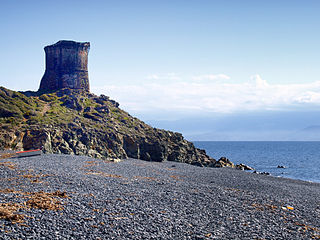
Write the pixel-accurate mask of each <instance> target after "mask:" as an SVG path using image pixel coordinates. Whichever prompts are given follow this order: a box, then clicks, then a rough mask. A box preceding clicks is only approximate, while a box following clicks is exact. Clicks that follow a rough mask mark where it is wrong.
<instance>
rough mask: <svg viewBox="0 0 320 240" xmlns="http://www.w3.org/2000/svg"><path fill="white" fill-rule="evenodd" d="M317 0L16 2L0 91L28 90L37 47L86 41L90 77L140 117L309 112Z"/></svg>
mask: <svg viewBox="0 0 320 240" xmlns="http://www.w3.org/2000/svg"><path fill="white" fill-rule="evenodd" d="M319 10H320V2H319V1H310V0H306V1H294V0H293V1H292V0H291V1H286V0H283V1H272V0H270V1H245V0H242V1H232V0H230V1H215V0H211V1H204V0H197V1H192V0H189V1H178V0H176V1H174V0H171V1H165V0H162V1H138V0H137V1H95V0H93V1H81V0H79V1H61V0H57V1H32V0H30V1H22V0H21V1H15V0H2V1H1V5H0V31H1V38H0V42H1V60H0V66H1V68H0V75H1V78H0V85H1V86H5V87H7V88H10V89H14V90H37V89H38V86H39V83H40V80H41V77H42V75H43V73H44V51H43V48H44V46H46V45H50V44H53V43H55V42H57V41H58V40H62V39H69V40H75V41H90V42H91V49H90V53H89V78H90V84H91V89H92V91H93V92H94V93H97V94H100V93H104V94H106V95H109V96H111V97H112V98H114V99H116V100H117V101H119V102H120V104H121V106H122V107H123V108H124V109H125V110H127V111H129V112H130V113H133V115H137V116H138V117H141V118H143V119H146V120H148V119H150V120H155V118H156V119H158V120H159V119H160V120H161V119H163V120H170V119H173V120H177V119H180V118H182V117H194V116H202V115H203V116H208V115H210V116H216V115H219V114H220V115H221V114H224V115H228V116H231V115H230V114H237V113H239V112H241V114H243V113H244V112H248V113H250V114H251V113H252V112H261V111H269V112H274V111H276V112H279V111H281V112H287V111H295V112H300V111H306V110H307V111H318V109H319V106H320V67H319V65H320V61H319V56H320V44H319V43H320V29H319V28H320V15H319Z"/></svg>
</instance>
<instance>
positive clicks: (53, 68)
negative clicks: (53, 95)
mask: <svg viewBox="0 0 320 240" xmlns="http://www.w3.org/2000/svg"><path fill="white" fill-rule="evenodd" d="M89 49H90V43H89V42H84V43H79V42H74V41H65V40H63V41H59V42H57V43H55V44H53V45H50V46H46V47H45V48H44V51H45V53H46V71H45V73H44V75H43V77H42V79H41V83H40V87H39V91H55V90H58V89H61V88H70V89H78V90H84V91H86V92H89V77H88V53H89Z"/></svg>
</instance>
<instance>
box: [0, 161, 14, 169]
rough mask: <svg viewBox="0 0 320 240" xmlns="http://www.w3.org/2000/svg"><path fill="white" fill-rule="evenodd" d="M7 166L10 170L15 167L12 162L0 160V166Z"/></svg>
mask: <svg viewBox="0 0 320 240" xmlns="http://www.w3.org/2000/svg"><path fill="white" fill-rule="evenodd" d="M2 166H3V167H7V168H9V169H11V170H13V169H15V168H16V165H15V164H14V163H13V162H10V161H7V162H0V167H2Z"/></svg>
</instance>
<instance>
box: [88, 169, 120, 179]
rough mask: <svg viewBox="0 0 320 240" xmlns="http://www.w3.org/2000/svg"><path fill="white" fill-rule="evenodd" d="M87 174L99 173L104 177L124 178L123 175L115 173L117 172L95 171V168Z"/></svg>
mask: <svg viewBox="0 0 320 240" xmlns="http://www.w3.org/2000/svg"><path fill="white" fill-rule="evenodd" d="M85 174H86V175H99V176H103V177H112V178H122V176H120V175H115V174H108V173H104V172H100V171H98V172H95V171H93V170H88V171H87V172H86V173H85Z"/></svg>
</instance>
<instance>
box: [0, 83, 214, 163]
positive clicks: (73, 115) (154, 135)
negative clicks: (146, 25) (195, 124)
mask: <svg viewBox="0 0 320 240" xmlns="http://www.w3.org/2000/svg"><path fill="white" fill-rule="evenodd" d="M3 102H5V103H4V105H3V106H6V110H5V112H10V114H9V115H8V114H7V113H5V114H0V130H1V131H0V148H1V149H16V150H29V149H36V148H40V147H42V148H43V151H44V152H45V153H64V154H77V155H87V156H91V157H95V158H101V159H116V158H120V159H121V158H137V159H142V160H146V161H159V162H161V161H177V162H185V163H189V164H194V165H197V166H211V167H212V166H213V165H214V164H215V162H216V161H215V160H214V159H213V158H211V157H209V156H208V155H206V153H205V151H204V150H200V149H197V148H195V146H194V145H193V144H192V143H191V142H188V141H187V140H185V139H184V138H183V136H182V134H180V133H176V132H171V131H165V130H162V129H156V128H153V127H151V126H149V125H147V124H145V123H144V122H142V121H140V120H139V119H137V118H134V117H132V116H131V115H130V114H128V113H127V112H125V111H123V110H121V109H120V108H119V103H117V102H116V101H114V100H111V99H109V97H107V96H104V95H101V96H96V95H94V94H90V93H83V92H82V91H78V90H70V89H61V90H59V91H56V92H54V93H47V94H41V95H39V96H29V97H26V96H25V95H23V94H21V93H17V92H14V91H10V90H8V89H5V88H0V107H1V103H3ZM35 106H36V107H35ZM10 116H15V117H10Z"/></svg>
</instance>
